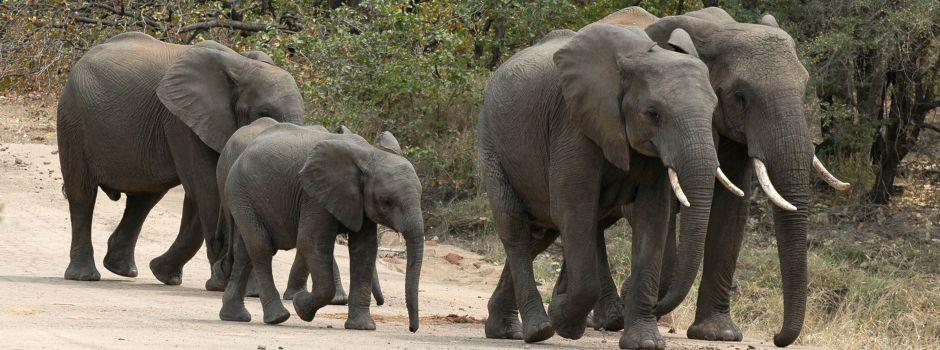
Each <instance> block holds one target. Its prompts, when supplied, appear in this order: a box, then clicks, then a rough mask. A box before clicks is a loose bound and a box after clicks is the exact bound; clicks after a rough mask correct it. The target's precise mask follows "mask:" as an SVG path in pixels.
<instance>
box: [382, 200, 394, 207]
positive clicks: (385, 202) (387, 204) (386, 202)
mask: <svg viewBox="0 0 940 350" xmlns="http://www.w3.org/2000/svg"><path fill="white" fill-rule="evenodd" d="M391 206H392V200H391V199H388V198H385V199H382V207H383V208H390V207H391Z"/></svg>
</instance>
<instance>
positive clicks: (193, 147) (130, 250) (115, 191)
mask: <svg viewBox="0 0 940 350" xmlns="http://www.w3.org/2000/svg"><path fill="white" fill-rule="evenodd" d="M262 55H263V54H260V55H258V54H255V56H256V57H260V56H262ZM265 116H269V117H272V118H275V119H278V120H280V121H287V122H299V121H300V120H301V119H302V117H303V101H302V100H301V98H300V92H299V91H298V89H297V85H296V83H295V82H294V80H293V78H292V77H291V76H290V74H288V73H287V72H286V71H284V70H282V69H280V68H277V67H275V66H272V65H270V64H268V63H265V62H264V61H259V60H255V59H251V58H247V57H244V56H242V55H239V54H237V53H235V52H234V51H232V50H231V49H228V48H227V47H225V46H222V45H220V44H218V43H216V42H213V41H206V42H203V43H200V44H199V45H193V46H189V45H174V44H167V43H163V42H160V41H158V40H156V39H154V38H152V37H150V36H148V35H146V34H142V33H137V32H132V33H124V34H120V35H117V36H115V37H113V38H111V39H110V40H108V41H107V42H105V43H103V44H100V45H97V46H95V47H93V48H92V49H91V50H89V51H88V53H86V54H85V55H84V56H83V57H82V58H81V59H80V60H79V61H78V62H77V63H76V64H75V66H74V67H73V68H72V70H71V72H69V80H68V83H67V84H66V85H65V87H64V88H63V90H62V94H61V96H60V98H59V106H58V112H57V132H58V139H59V159H60V161H61V167H62V179H63V182H64V184H63V187H62V190H63V193H64V194H65V196H66V198H67V199H68V202H69V212H70V218H71V224H72V247H71V252H70V262H69V266H68V268H67V269H66V271H65V278H66V279H71V280H83V281H94V280H98V279H99V278H100V276H101V275H100V274H99V273H98V270H97V269H96V268H95V262H94V253H93V250H92V244H91V223H92V221H91V220H92V212H93V211H94V205H95V198H96V196H97V193H98V188H99V187H100V188H101V189H102V190H103V191H104V192H105V193H106V194H107V195H108V197H109V198H111V199H112V200H117V199H118V198H120V195H121V193H125V194H127V197H128V198H127V207H126V208H125V210H124V216H123V217H122V219H121V222H120V224H119V225H118V227H117V228H116V229H115V230H114V233H112V234H111V237H110V238H109V239H108V253H107V254H106V255H105V259H104V266H105V267H106V268H107V269H108V270H110V271H112V272H114V273H116V274H118V275H121V276H127V277H135V276H137V265H136V263H135V261H134V247H135V245H136V242H137V237H138V235H139V234H140V228H141V226H142V225H143V222H144V219H146V217H147V214H148V213H149V212H150V209H151V208H153V206H154V205H156V203H157V202H158V201H159V200H160V198H162V197H163V195H164V194H165V193H166V192H167V191H168V190H169V189H170V188H172V187H174V186H177V185H179V184H182V185H183V188H184V190H185V191H186V198H185V200H184V202H183V218H182V222H181V224H180V231H179V235H178V236H177V238H176V241H174V242H173V245H172V246H171V247H170V248H169V249H168V250H167V252H166V253H164V254H163V255H161V256H159V257H157V258H155V259H153V260H152V261H151V262H150V269H151V271H152V272H153V274H154V276H156V277H157V279H158V280H160V281H161V282H163V283H165V284H170V285H177V284H180V283H181V282H182V279H181V276H182V269H183V265H184V264H185V263H186V262H187V261H189V259H191V258H192V257H193V255H195V254H196V252H197V251H198V250H199V248H200V247H201V245H202V241H203V239H206V240H211V237H212V235H213V234H214V233H215V229H216V219H217V217H218V203H219V195H218V190H217V189H216V185H215V168H216V161H217V159H218V157H219V152H220V151H221V150H222V147H223V146H224V145H225V141H226V140H227V139H228V137H229V136H230V135H231V134H232V133H234V132H235V130H236V129H238V127H240V126H243V125H247V124H248V123H250V122H251V121H253V120H255V119H258V118H260V117H265ZM208 255H209V260H210V261H215V260H216V259H217V258H218V255H219V251H217V250H215V249H211V247H210V249H208Z"/></svg>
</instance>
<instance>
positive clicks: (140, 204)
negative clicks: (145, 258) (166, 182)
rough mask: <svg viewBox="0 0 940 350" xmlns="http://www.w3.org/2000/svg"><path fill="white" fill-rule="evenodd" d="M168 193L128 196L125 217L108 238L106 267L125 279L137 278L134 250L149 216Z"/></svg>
mask: <svg viewBox="0 0 940 350" xmlns="http://www.w3.org/2000/svg"><path fill="white" fill-rule="evenodd" d="M164 194H166V191H162V192H157V193H146V194H139V195H128V196H127V204H126V207H125V208H124V216H123V217H121V223H120V224H118V226H117V228H115V229H114V232H113V233H111V237H110V238H108V253H107V254H105V256H104V267H105V268H107V269H108V270H109V271H111V272H114V273H116V274H118V275H121V276H124V277H137V263H136V262H135V261H134V248H135V246H136V245H137V237H139V236H140V229H141V227H142V226H143V225H144V220H145V219H147V214H149V213H150V210H151V209H153V206H155V205H157V202H159V201H160V199H161V198H163V195H164Z"/></svg>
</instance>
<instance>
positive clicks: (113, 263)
mask: <svg viewBox="0 0 940 350" xmlns="http://www.w3.org/2000/svg"><path fill="white" fill-rule="evenodd" d="M118 252H119V253H114V254H112V251H111V249H108V253H107V254H105V256H104V267H105V268H106V269H108V271H111V272H113V273H114V274H116V275H119V276H124V277H131V278H133V277H137V263H136V262H135V261H134V253H133V252H131V253H130V255H127V254H126V253H124V252H123V250H118Z"/></svg>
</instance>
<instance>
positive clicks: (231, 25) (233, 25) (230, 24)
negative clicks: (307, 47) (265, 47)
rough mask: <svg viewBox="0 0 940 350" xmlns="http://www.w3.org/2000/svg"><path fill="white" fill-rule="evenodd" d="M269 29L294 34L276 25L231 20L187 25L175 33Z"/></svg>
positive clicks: (259, 30) (258, 30)
mask: <svg viewBox="0 0 940 350" xmlns="http://www.w3.org/2000/svg"><path fill="white" fill-rule="evenodd" d="M269 27H272V28H276V29H277V30H280V31H282V32H286V33H294V31H292V30H290V29H288V28H287V27H285V26H276V25H272V24H265V23H247V22H242V21H231V20H224V19H214V20H211V21H205V22H197V23H193V24H188V25H185V26H182V27H180V28H179V29H178V30H176V32H177V33H185V32H191V31H194V30H207V29H210V28H228V29H238V30H244V31H249V32H261V31H265V30H268V28H269Z"/></svg>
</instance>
